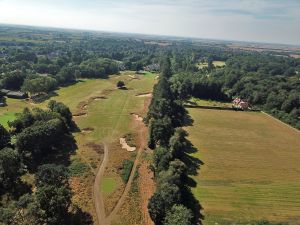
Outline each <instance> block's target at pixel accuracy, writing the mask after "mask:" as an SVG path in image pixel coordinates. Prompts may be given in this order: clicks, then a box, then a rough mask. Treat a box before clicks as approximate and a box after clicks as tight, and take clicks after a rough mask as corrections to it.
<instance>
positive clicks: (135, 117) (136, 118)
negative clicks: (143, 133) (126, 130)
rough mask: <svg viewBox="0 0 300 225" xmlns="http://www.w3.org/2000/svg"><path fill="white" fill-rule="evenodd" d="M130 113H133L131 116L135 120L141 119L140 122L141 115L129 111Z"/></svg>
mask: <svg viewBox="0 0 300 225" xmlns="http://www.w3.org/2000/svg"><path fill="white" fill-rule="evenodd" d="M131 115H133V117H134V119H135V120H136V121H141V122H143V120H144V119H143V117H141V116H139V115H138V114H135V113H131Z"/></svg>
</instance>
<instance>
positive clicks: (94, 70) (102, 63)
mask: <svg viewBox="0 0 300 225" xmlns="http://www.w3.org/2000/svg"><path fill="white" fill-rule="evenodd" d="M79 71H80V77H84V78H106V77H107V76H108V75H111V74H116V73H118V72H119V69H118V66H117V63H116V62H114V61H113V60H111V59H107V58H100V59H90V60H87V61H84V62H82V63H81V64H80V66H79Z"/></svg>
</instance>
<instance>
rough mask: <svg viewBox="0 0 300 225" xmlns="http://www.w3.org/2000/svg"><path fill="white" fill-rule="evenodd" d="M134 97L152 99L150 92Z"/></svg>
mask: <svg viewBox="0 0 300 225" xmlns="http://www.w3.org/2000/svg"><path fill="white" fill-rule="evenodd" d="M136 97H139V98H145V97H149V98H151V97H152V92H150V93H141V94H138V95H136Z"/></svg>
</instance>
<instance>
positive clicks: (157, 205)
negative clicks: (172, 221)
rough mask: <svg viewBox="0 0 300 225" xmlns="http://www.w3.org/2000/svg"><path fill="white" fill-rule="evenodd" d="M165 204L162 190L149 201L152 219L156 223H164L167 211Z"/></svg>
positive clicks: (158, 224)
mask: <svg viewBox="0 0 300 225" xmlns="http://www.w3.org/2000/svg"><path fill="white" fill-rule="evenodd" d="M164 204H165V201H164V199H163V197H162V196H161V193H160V192H155V193H154V194H153V196H152V197H151V198H150V200H149V203H148V212H149V215H150V217H151V219H152V221H153V222H154V223H155V224H156V225H160V224H162V221H163V220H164V217H165V213H166V212H165V211H164Z"/></svg>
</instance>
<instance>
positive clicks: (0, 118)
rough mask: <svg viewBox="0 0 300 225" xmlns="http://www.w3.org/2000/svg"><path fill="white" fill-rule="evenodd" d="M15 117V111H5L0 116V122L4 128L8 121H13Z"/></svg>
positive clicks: (6, 126)
mask: <svg viewBox="0 0 300 225" xmlns="http://www.w3.org/2000/svg"><path fill="white" fill-rule="evenodd" d="M15 118H16V116H15V113H13V112H7V113H3V114H2V115H1V116H0V124H1V125H2V126H4V127H5V128H8V122H11V121H13V120H14V119H15Z"/></svg>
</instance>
